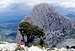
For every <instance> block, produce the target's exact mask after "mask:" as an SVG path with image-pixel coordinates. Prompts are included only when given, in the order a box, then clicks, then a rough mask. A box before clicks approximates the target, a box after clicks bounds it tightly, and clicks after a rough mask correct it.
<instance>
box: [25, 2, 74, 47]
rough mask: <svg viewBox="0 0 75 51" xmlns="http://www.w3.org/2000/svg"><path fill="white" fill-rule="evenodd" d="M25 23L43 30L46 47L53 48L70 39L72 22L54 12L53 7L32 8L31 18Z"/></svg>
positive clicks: (37, 6) (44, 5) (41, 5)
mask: <svg viewBox="0 0 75 51" xmlns="http://www.w3.org/2000/svg"><path fill="white" fill-rule="evenodd" d="M24 20H25V21H27V22H29V23H31V24H33V25H36V26H39V27H40V28H42V29H44V32H45V37H44V41H45V43H46V44H47V45H48V47H55V46H57V44H58V43H60V42H61V41H63V40H65V39H68V38H72V37H70V35H71V34H70V31H71V29H72V28H73V26H72V21H71V20H70V19H69V18H68V17H66V16H63V15H61V14H59V13H58V12H57V11H56V8H54V7H53V6H51V5H49V4H46V3H43V4H39V5H36V6H35V7H34V8H33V11H32V16H31V17H27V18H26V19H24Z"/></svg>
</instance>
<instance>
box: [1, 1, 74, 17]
mask: <svg viewBox="0 0 75 51" xmlns="http://www.w3.org/2000/svg"><path fill="white" fill-rule="evenodd" d="M39 3H49V4H53V5H54V6H57V7H61V9H62V11H63V10H68V12H70V11H75V0H0V17H22V16H26V15H28V14H30V13H31V12H30V11H31V9H32V8H33V7H34V6H35V5H36V4H39ZM61 9H60V10H61ZM63 12H64V11H63Z"/></svg>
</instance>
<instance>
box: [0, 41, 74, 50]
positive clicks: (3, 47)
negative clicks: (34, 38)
mask: <svg viewBox="0 0 75 51" xmlns="http://www.w3.org/2000/svg"><path fill="white" fill-rule="evenodd" d="M16 48H17V43H8V42H4V43H2V44H0V51H15V49H16ZM17 51H75V49H66V48H60V49H58V48H53V49H49V48H40V47H38V46H31V47H24V50H17Z"/></svg>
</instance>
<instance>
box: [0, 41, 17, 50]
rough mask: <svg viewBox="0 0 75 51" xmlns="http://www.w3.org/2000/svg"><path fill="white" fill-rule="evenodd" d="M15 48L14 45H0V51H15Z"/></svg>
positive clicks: (15, 45)
mask: <svg viewBox="0 0 75 51" xmlns="http://www.w3.org/2000/svg"><path fill="white" fill-rule="evenodd" d="M16 47H17V44H16V43H8V42H3V43H2V44H0V49H3V50H6V49H7V50H11V51H12V50H15V48H16Z"/></svg>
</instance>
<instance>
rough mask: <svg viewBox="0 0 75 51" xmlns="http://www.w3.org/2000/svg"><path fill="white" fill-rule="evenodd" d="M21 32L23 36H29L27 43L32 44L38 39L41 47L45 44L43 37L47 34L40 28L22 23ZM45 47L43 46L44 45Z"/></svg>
mask: <svg viewBox="0 0 75 51" xmlns="http://www.w3.org/2000/svg"><path fill="white" fill-rule="evenodd" d="M19 27H20V29H21V30H20V31H21V34H22V36H23V37H24V36H27V43H32V41H33V39H34V38H35V36H36V37H38V38H40V45H42V44H43V39H41V38H43V36H44V35H45V33H44V32H43V29H41V28H39V27H38V26H35V25H31V24H30V23H28V22H22V23H20V25H19ZM42 46H43V45H42Z"/></svg>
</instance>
